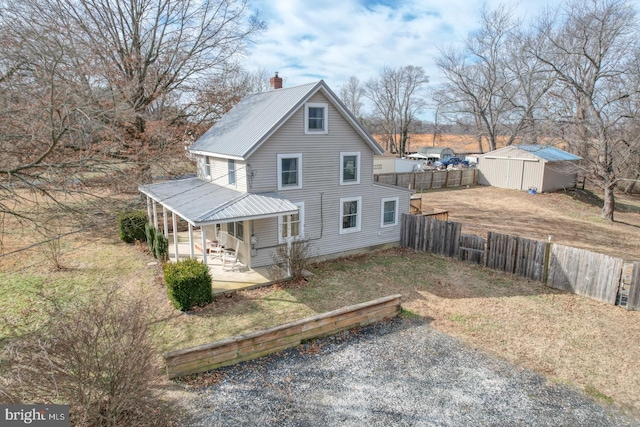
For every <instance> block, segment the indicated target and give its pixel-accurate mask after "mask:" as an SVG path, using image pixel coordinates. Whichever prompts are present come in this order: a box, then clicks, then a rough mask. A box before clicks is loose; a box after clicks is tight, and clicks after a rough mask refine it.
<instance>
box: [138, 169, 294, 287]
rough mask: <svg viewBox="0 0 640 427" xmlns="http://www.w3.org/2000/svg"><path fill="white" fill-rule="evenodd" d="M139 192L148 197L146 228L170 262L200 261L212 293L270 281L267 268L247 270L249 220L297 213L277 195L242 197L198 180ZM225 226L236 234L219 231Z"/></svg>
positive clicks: (252, 248) (250, 238) (250, 252)
mask: <svg viewBox="0 0 640 427" xmlns="http://www.w3.org/2000/svg"><path fill="white" fill-rule="evenodd" d="M139 190H140V192H141V193H143V194H145V195H146V196H147V215H148V217H149V222H150V223H151V224H154V226H155V227H156V229H157V230H158V231H159V232H162V234H163V235H164V236H165V237H166V238H167V239H168V241H169V258H170V261H173V262H177V261H178V260H180V259H185V258H192V259H199V260H202V262H203V263H204V264H206V265H207V266H208V267H209V271H210V272H211V277H212V281H213V291H214V293H224V292H231V291H234V290H238V289H249V288H253V287H257V286H262V285H265V284H268V283H270V282H271V281H272V279H271V278H270V277H269V275H268V273H267V267H258V268H252V265H251V261H252V256H253V255H254V252H255V243H256V238H255V237H254V235H253V231H252V230H253V220H255V219H260V218H270V217H278V216H281V215H289V214H293V213H296V212H297V211H298V207H297V206H296V205H294V204H293V203H291V202H290V201H289V200H287V199H285V198H283V197H281V196H280V195H279V194H277V193H242V192H238V191H235V190H233V189H229V188H226V187H221V186H219V185H216V184H213V183H211V182H208V181H203V180H200V179H198V178H189V179H182V180H176V181H166V182H160V183H156V184H149V185H144V186H141V187H140V188H139ZM160 218H162V225H160V224H161V223H160ZM180 219H182V220H184V221H186V223H187V224H186V225H187V229H186V230H184V222H182V224H181V226H180V227H179V223H178V221H179V220H180ZM225 224H226V225H225ZM230 226H234V227H233V229H235V230H236V233H235V234H230V233H227V232H224V231H218V230H221V228H222V227H225V228H227V229H229V228H230ZM240 229H241V230H242V233H240ZM221 237H223V238H221Z"/></svg>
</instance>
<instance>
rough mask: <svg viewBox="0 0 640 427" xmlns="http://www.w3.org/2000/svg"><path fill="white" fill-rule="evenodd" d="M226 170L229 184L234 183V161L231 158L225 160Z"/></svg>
mask: <svg viewBox="0 0 640 427" xmlns="http://www.w3.org/2000/svg"><path fill="white" fill-rule="evenodd" d="M227 171H228V176H229V185H235V184H236V161H235V160H233V159H228V160H227Z"/></svg>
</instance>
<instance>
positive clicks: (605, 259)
mask: <svg viewBox="0 0 640 427" xmlns="http://www.w3.org/2000/svg"><path fill="white" fill-rule="evenodd" d="M622 264H623V260H622V258H614V257H611V256H608V255H604V254H599V253H596V252H590V251H586V250H584V249H578V248H572V247H569V246H563V245H556V244H554V245H553V247H552V248H551V260H550V263H549V277H548V279H547V286H550V287H552V288H555V289H561V290H563V291H568V292H573V293H574V294H578V295H584V296H586V297H589V298H593V299H597V300H599V301H604V302H608V303H609V304H615V303H616V298H617V296H618V289H619V286H620V278H621V275H622Z"/></svg>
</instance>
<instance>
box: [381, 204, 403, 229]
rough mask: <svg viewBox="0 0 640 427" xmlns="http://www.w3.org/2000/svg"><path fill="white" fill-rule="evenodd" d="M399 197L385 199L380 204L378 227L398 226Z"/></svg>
mask: <svg viewBox="0 0 640 427" xmlns="http://www.w3.org/2000/svg"><path fill="white" fill-rule="evenodd" d="M399 203H400V198H399V197H386V198H383V199H381V202H380V212H381V214H380V227H381V228H384V227H393V226H394V225H398V204H399Z"/></svg>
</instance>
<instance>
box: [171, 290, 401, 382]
mask: <svg viewBox="0 0 640 427" xmlns="http://www.w3.org/2000/svg"><path fill="white" fill-rule="evenodd" d="M400 298H401V295H398V294H395V295H390V296H387V297H383V298H379V299H376V300H373V301H369V302H365V303H362V304H356V305H351V306H348V307H344V308H341V309H338V310H334V311H330V312H327V313H323V314H318V315H316V316H312V317H307V318H305V319H301V320H296V321H294V322H289V323H285V324H284V325H280V326H275V327H273V328H269V329H265V330H262V331H256V332H252V333H249V334H245V335H238V336H235V337H231V338H227V339H225V340H222V341H216V342H213V343H210V344H204V345H201V346H198V347H193V348H189V349H185V350H178V351H172V352H169V353H165V354H164V361H165V364H166V369H167V376H168V377H169V378H177V377H181V376H185V375H189V374H195V373H199V372H205V371H209V370H212V369H217V368H220V367H223V366H227V365H233V364H236V363H239V362H244V361H246V360H251V359H256V358H258V357H261V356H265V355H267V354H271V353H276V352H278V351H282V350H285V349H287V348H291V347H295V346H297V345H299V344H300V343H301V342H303V341H305V340H309V339H313V338H318V337H322V336H326V335H332V334H335V333H337V332H339V331H342V330H344V329H349V328H352V327H354V326H363V325H367V324H370V323H374V322H377V321H380V320H383V319H388V318H391V317H395V316H397V315H399V314H400V311H401V306H400Z"/></svg>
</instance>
